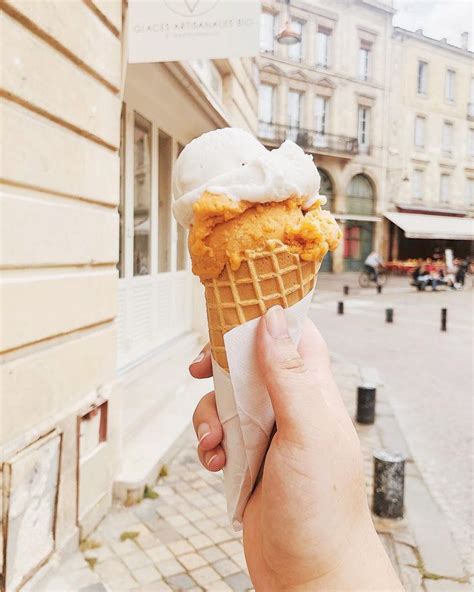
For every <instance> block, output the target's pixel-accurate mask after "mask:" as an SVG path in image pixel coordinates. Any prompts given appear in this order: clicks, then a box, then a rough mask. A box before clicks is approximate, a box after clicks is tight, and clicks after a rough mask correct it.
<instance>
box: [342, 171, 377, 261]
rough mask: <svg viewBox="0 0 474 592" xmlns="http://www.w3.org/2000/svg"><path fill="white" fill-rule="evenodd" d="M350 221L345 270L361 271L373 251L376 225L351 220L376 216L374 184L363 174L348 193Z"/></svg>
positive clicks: (354, 180)
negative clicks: (355, 217) (357, 217)
mask: <svg viewBox="0 0 474 592" xmlns="http://www.w3.org/2000/svg"><path fill="white" fill-rule="evenodd" d="M346 211H347V214H348V218H349V219H348V220H347V221H346V224H345V229H344V269H345V270H346V271H359V270H360V269H362V268H363V266H364V261H365V259H366V258H367V256H368V255H369V253H370V251H371V250H372V244H373V235H374V223H373V222H369V221H361V220H351V219H350V216H351V214H352V215H353V216H373V215H374V214H375V193H374V188H373V185H372V182H371V181H370V179H369V178H368V177H366V176H365V175H363V174H359V175H355V176H354V177H352V179H351V181H350V183H349V186H348V188H347V193H346Z"/></svg>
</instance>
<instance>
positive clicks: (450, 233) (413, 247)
mask: <svg viewBox="0 0 474 592" xmlns="http://www.w3.org/2000/svg"><path fill="white" fill-rule="evenodd" d="M460 42H461V43H460V46H459V47H456V46H453V45H450V44H448V43H447V42H446V40H445V39H444V40H435V39H431V38H429V37H426V36H425V35H423V32H422V31H421V30H419V31H416V32H410V31H405V30H403V29H399V28H394V31H393V35H392V66H391V72H392V75H391V77H392V89H391V94H390V110H389V112H390V133H389V146H388V168H387V178H388V183H387V190H388V200H387V201H388V203H387V206H388V207H387V210H388V211H387V216H388V217H389V218H392V219H393V220H395V221H397V223H400V224H401V227H398V226H397V225H396V224H394V223H393V222H392V221H391V220H389V218H387V220H386V231H385V237H386V245H385V249H386V253H387V256H388V257H391V258H397V257H400V258H401V259H405V258H407V257H414V256H421V257H426V256H430V255H432V254H433V249H436V248H437V249H439V250H441V251H442V250H444V249H445V248H451V249H452V250H453V251H454V254H455V255H456V254H457V255H460V256H463V257H465V256H468V255H469V253H470V250H471V249H472V245H470V244H469V241H467V240H465V239H466V236H467V235H469V227H470V229H471V230H470V232H471V235H472V227H473V226H474V222H473V221H472V220H470V218H472V215H473V214H474V60H473V54H472V52H470V51H469V50H468V49H467V45H468V39H467V33H465V34H464V36H463V39H462V40H461V39H460ZM463 46H464V47H463ZM401 122H403V125H402V124H401ZM392 212H396V215H395V216H393V214H392ZM411 214H416V215H418V216H419V215H424V216H425V217H424V218H420V217H418V218H411V217H410V215H411ZM432 216H443V219H444V221H445V226H446V230H445V232H444V233H443V232H441V233H440V234H439V237H435V236H434V235H433V237H432V240H429V241H427V240H423V238H418V239H416V238H409V237H407V236H406V235H407V234H408V235H410V236H411V235H418V232H417V229H416V228H415V225H416V224H419V225H420V226H424V227H425V228H424V229H423V228H422V229H420V231H421V232H423V231H425V232H426V233H428V232H429V231H430V228H431V226H432V225H433V224H437V223H439V218H438V219H434V218H433V217H432ZM404 224H405V225H406V228H404ZM412 226H413V228H412ZM438 232H439V231H438ZM463 234H464V235H465V236H464V238H460V237H462V236H463ZM456 238H457V240H456ZM471 238H472V237H471ZM472 254H473V253H471V255H472Z"/></svg>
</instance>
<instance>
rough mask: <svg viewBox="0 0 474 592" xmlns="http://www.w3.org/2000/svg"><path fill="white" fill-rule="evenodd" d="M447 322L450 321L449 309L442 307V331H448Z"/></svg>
mask: <svg viewBox="0 0 474 592" xmlns="http://www.w3.org/2000/svg"><path fill="white" fill-rule="evenodd" d="M447 323H448V309H447V308H442V309H441V331H447V330H448V328H447Z"/></svg>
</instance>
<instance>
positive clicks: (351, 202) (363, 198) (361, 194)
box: [346, 174, 375, 216]
mask: <svg viewBox="0 0 474 592" xmlns="http://www.w3.org/2000/svg"><path fill="white" fill-rule="evenodd" d="M346 208H347V213H348V214H358V215H362V216H373V215H374V214H375V194H374V189H373V186H372V183H371V182H370V180H369V178H368V177H366V176H365V175H362V174H361V175H356V176H355V177H352V179H351V181H350V183H349V187H348V188H347V194H346Z"/></svg>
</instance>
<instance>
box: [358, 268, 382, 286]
mask: <svg viewBox="0 0 474 592" xmlns="http://www.w3.org/2000/svg"><path fill="white" fill-rule="evenodd" d="M377 276H378V277H377V280H375V279H374V277H373V276H372V274H371V273H370V272H369V271H367V270H366V269H364V270H363V271H361V272H360V274H359V286H360V287H361V288H368V287H369V286H370V284H372V283H373V284H375V285H376V286H384V285H385V284H386V283H387V279H388V272H387V271H386V270H385V269H379V270H378V272H377Z"/></svg>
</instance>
